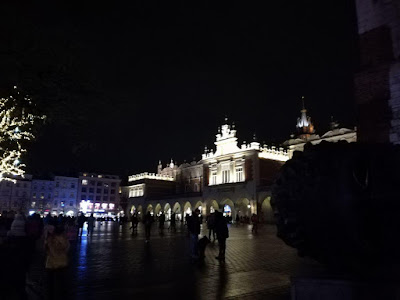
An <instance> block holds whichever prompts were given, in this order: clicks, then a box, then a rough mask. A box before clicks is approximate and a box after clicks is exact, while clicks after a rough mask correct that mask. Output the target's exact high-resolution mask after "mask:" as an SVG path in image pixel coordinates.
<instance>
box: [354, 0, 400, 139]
mask: <svg viewBox="0 0 400 300" xmlns="http://www.w3.org/2000/svg"><path fill="white" fill-rule="evenodd" d="M356 9H357V19H358V33H359V46H360V68H359V71H358V72H357V73H356V75H355V97H356V103H357V107H358V126H357V127H358V130H357V135H358V140H359V141H360V142H391V143H394V144H398V143H400V61H399V59H400V0H356Z"/></svg>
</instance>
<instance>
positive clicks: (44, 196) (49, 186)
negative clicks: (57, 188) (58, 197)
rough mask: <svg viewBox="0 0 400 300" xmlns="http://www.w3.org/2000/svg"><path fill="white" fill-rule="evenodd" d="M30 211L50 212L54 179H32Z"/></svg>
mask: <svg viewBox="0 0 400 300" xmlns="http://www.w3.org/2000/svg"><path fill="white" fill-rule="evenodd" d="M30 198H31V201H30V207H29V211H30V212H38V213H45V212H46V213H51V211H52V208H53V199H54V181H52V180H39V179H33V180H32V188H31V191H30Z"/></svg>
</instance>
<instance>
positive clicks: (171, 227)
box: [168, 213, 176, 232]
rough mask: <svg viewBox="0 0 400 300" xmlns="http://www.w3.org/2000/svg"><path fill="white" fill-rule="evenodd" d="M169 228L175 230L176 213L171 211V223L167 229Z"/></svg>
mask: <svg viewBox="0 0 400 300" xmlns="http://www.w3.org/2000/svg"><path fill="white" fill-rule="evenodd" d="M170 229H171V231H172V230H173V231H174V232H176V214H175V213H172V215H171V223H170V224H169V227H168V231H169V230H170Z"/></svg>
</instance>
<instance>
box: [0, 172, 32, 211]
mask: <svg viewBox="0 0 400 300" xmlns="http://www.w3.org/2000/svg"><path fill="white" fill-rule="evenodd" d="M13 179H14V182H13V181H9V180H2V181H1V182H0V212H2V211H10V210H13V211H22V212H26V210H27V209H28V207H29V202H30V201H29V200H30V194H31V179H32V176H31V175H29V174H26V175H25V176H24V178H22V177H14V178H13Z"/></svg>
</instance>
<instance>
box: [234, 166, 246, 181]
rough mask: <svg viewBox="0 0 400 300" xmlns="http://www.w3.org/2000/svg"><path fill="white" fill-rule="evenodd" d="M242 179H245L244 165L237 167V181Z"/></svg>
mask: <svg viewBox="0 0 400 300" xmlns="http://www.w3.org/2000/svg"><path fill="white" fill-rule="evenodd" d="M242 181H244V176H243V167H237V168H236V182H242Z"/></svg>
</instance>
